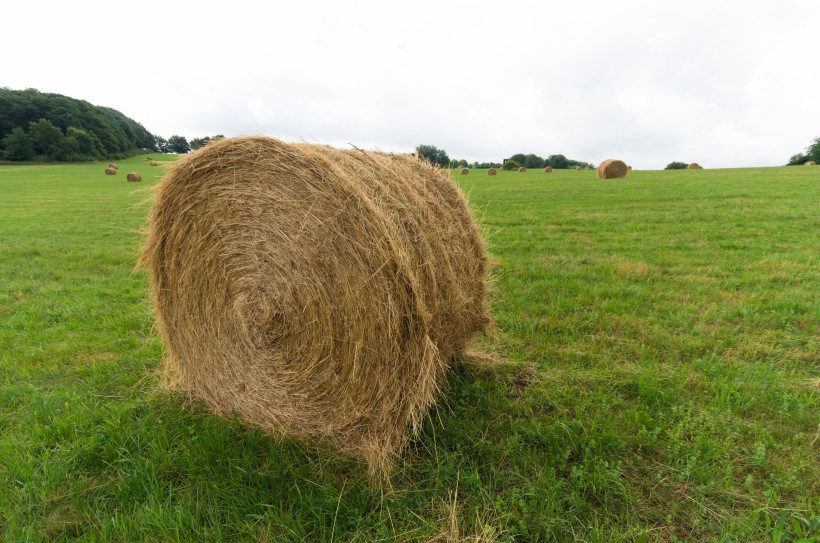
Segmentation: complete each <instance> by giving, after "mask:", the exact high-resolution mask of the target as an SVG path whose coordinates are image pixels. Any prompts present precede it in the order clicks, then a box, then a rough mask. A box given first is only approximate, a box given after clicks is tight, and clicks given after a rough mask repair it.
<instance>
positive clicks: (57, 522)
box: [0, 157, 820, 542]
mask: <svg viewBox="0 0 820 543" xmlns="http://www.w3.org/2000/svg"><path fill="white" fill-rule="evenodd" d="M157 158H160V157H157ZM163 158H164V157H163ZM103 166H104V165H101V164H96V165H65V166H24V167H20V166H2V167H0V277H2V279H3V281H2V283H0V540H9V541H68V540H82V541H206V540H207V541H302V540H325V541H330V540H335V541H375V540H387V541H390V540H402V541H431V540H432V541H464V540H469V541H472V540H482V541H572V540H578V541H601V542H604V541H607V542H608V541H801V540H802V541H810V540H813V541H816V540H817V539H818V537H820V535H818V534H820V517H819V516H818V497H819V496H820V494H819V493H818V481H819V480H820V477H818V462H817V461H818V454H817V450H818V449H817V447H818V444H819V443H818V441H820V440H818V409H817V405H818V403H817V394H818V388H819V387H820V380H818V359H819V358H820V357H819V356H818V323H819V322H820V318H818V316H820V311H818V293H820V288H819V287H818V280H817V279H818V277H819V276H820V249H819V248H818V242H817V232H818V231H820V228H818V226H820V225H818V222H820V221H819V219H820V214H819V213H818V204H820V169H816V168H799V167H794V168H763V169H737V170H702V171H673V172H669V171H664V172H649V171H646V172H644V171H634V172H632V173H631V174H630V176H629V178H628V179H625V180H608V181H599V180H597V179H595V174H594V172H576V171H557V172H554V173H552V174H549V175H545V174H543V173H542V172H539V171H531V172H527V173H526V174H518V173H507V172H499V175H498V176H497V177H494V178H493V177H488V176H486V172H484V171H473V172H471V173H470V175H468V176H456V178H457V181H458V182H459V183H460V184H461V185H462V186H463V187H464V189H465V191H466V192H467V193H468V194H469V198H470V203H471V207H472V208H473V210H474V212H475V214H476V217H477V218H478V220H479V221H480V223H481V224H482V228H483V229H484V231H485V234H486V235H487V237H488V239H489V250H490V253H491V255H492V260H493V272H492V275H493V283H494V287H493V291H492V295H491V303H492V312H493V315H494V317H495V319H496V322H497V330H496V332H495V334H494V335H493V336H492V337H487V338H482V339H481V340H480V341H479V344H478V345H477V349H476V354H474V355H473V356H471V357H468V358H467V359H466V360H464V361H462V362H461V363H460V364H459V365H458V366H457V367H456V369H455V370H454V371H453V374H452V378H451V379H450V382H449V384H448V387H447V390H446V391H445V393H444V395H443V397H442V400H441V402H440V405H439V407H438V409H437V410H436V412H435V413H434V414H433V415H432V416H431V417H430V420H429V421H428V423H427V424H426V426H425V427H424V429H423V431H422V434H421V435H420V436H419V438H418V439H417V440H415V441H414V442H413V444H412V446H411V448H410V450H409V451H408V453H407V455H406V457H405V459H404V460H403V461H401V462H399V463H398V465H397V467H396V469H395V470H394V472H393V474H392V477H391V481H390V483H389V484H382V485H380V484H374V483H372V482H370V481H368V479H367V477H366V470H365V468H364V467H363V466H362V465H361V464H360V463H358V462H357V461H355V460H353V459H350V458H346V457H344V456H342V455H340V454H338V453H336V452H334V451H333V450H331V449H328V448H323V447H313V446H309V445H304V444H298V443H292V442H289V441H287V440H286V441H275V440H272V439H271V438H270V437H268V436H266V435H264V434H262V433H260V432H258V431H256V430H254V429H252V428H247V427H244V426H242V425H241V424H239V423H237V422H236V421H230V420H229V421H225V420H221V419H217V418H214V417H212V416H210V415H208V414H207V413H206V412H204V411H203V410H202V409H201V408H199V407H198V406H196V405H188V404H187V403H186V402H184V401H183V400H181V399H179V398H176V397H174V396H172V395H170V394H168V393H166V392H163V391H161V390H159V389H158V388H157V382H158V379H157V376H156V371H155V370H156V369H157V368H158V365H159V361H160V359H161V357H162V346H161V344H160V342H159V340H158V339H157V338H156V337H155V335H154V334H153V331H152V314H151V308H150V305H149V303H148V299H147V278H146V277H145V275H144V274H143V273H135V272H134V271H133V268H134V263H135V260H136V256H137V254H138V250H139V245H140V236H139V228H140V226H141V224H142V221H143V219H144V216H145V214H146V212H147V207H146V206H145V205H139V204H140V202H143V201H145V199H146V198H148V197H149V196H150V195H149V194H147V193H145V192H141V191H137V190H135V185H134V184H127V183H125V181H124V174H125V173H126V172H127V171H130V170H133V169H139V171H140V172H141V173H143V179H144V180H145V181H146V182H144V183H143V184H142V185H143V186H146V185H152V184H153V183H154V182H156V180H157V179H158V177H159V175H160V174H161V171H160V170H161V169H160V168H148V167H146V164H145V158H144V157H137V158H134V159H129V160H127V161H124V162H122V163H120V172H121V173H120V175H118V176H117V177H114V178H111V177H105V176H103V174H102V169H103Z"/></svg>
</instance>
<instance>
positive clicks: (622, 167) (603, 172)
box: [597, 158, 629, 179]
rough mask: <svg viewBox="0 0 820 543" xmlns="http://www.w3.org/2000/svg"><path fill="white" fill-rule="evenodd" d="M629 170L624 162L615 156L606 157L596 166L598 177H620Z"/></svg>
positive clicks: (624, 175)
mask: <svg viewBox="0 0 820 543" xmlns="http://www.w3.org/2000/svg"><path fill="white" fill-rule="evenodd" d="M628 171H629V169H628V167H627V165H626V163H625V162H624V161H622V160H618V159H615V158H608V159H606V160H604V161H603V162H601V164H600V165H599V166H598V170H597V173H598V179H621V178H623V177H626V173H627V172H628Z"/></svg>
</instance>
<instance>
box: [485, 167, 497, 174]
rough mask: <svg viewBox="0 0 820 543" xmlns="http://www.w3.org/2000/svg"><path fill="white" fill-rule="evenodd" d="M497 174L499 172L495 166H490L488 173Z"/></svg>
mask: <svg viewBox="0 0 820 543" xmlns="http://www.w3.org/2000/svg"><path fill="white" fill-rule="evenodd" d="M497 174H498V172H497V171H496V169H495V168H490V169H489V170H487V175H497Z"/></svg>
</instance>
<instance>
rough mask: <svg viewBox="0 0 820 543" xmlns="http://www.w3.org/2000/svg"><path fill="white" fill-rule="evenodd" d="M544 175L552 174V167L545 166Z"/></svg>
mask: <svg viewBox="0 0 820 543" xmlns="http://www.w3.org/2000/svg"><path fill="white" fill-rule="evenodd" d="M544 173H552V166H547V167H546V168H544Z"/></svg>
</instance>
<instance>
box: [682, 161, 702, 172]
mask: <svg viewBox="0 0 820 543" xmlns="http://www.w3.org/2000/svg"><path fill="white" fill-rule="evenodd" d="M686 169H687V170H702V169H703V167H702V166H701V165H700V164H698V163H697V162H693V163H691V164H689V165H688V166H687V167H686Z"/></svg>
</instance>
